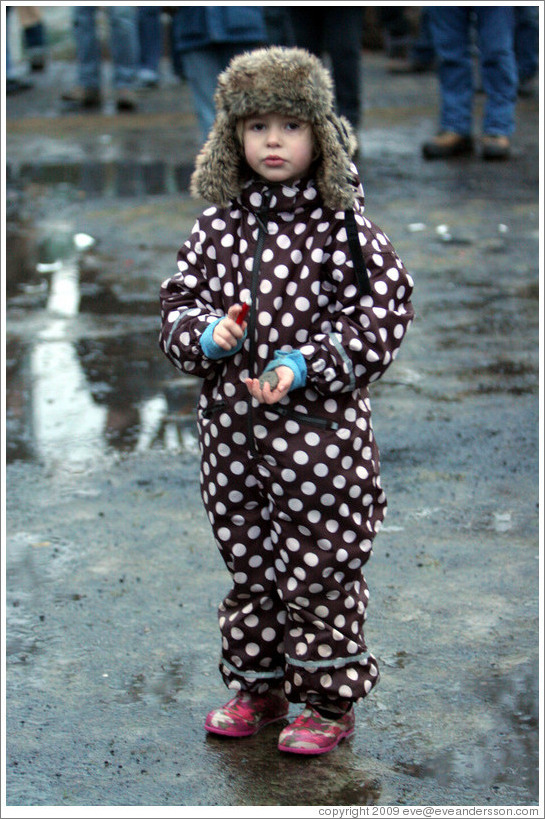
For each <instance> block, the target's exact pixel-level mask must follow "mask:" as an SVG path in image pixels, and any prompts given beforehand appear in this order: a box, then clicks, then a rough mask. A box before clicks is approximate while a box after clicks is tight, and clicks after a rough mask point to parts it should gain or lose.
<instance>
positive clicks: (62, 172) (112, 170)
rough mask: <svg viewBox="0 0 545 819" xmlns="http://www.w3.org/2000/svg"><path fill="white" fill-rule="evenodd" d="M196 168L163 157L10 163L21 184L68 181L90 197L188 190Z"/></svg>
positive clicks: (154, 194)
mask: <svg viewBox="0 0 545 819" xmlns="http://www.w3.org/2000/svg"><path fill="white" fill-rule="evenodd" d="M192 172H193V166H192V164H190V163H185V164H179V165H172V164H171V163H167V162H164V161H162V160H157V161H149V162H143V161H131V160H119V161H115V162H93V161H91V162H58V163H56V162H36V163H25V164H23V165H21V167H20V168H18V169H16V168H14V167H11V166H8V174H9V176H10V179H11V180H12V181H13V182H17V183H18V184H20V185H29V184H38V185H44V186H54V185H65V186H69V188H70V189H71V190H73V191H78V192H81V193H84V194H85V195H86V196H87V197H89V198H93V197H95V196H106V197H122V198H124V197H135V196H158V195H161V194H165V193H186V192H187V190H188V188H189V179H190V176H191V173H192Z"/></svg>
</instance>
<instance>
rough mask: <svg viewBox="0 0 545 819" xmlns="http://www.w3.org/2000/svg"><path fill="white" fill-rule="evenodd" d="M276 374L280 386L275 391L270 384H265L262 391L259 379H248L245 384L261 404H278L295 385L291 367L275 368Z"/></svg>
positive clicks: (281, 366)
mask: <svg viewBox="0 0 545 819" xmlns="http://www.w3.org/2000/svg"><path fill="white" fill-rule="evenodd" d="M274 372H276V373H277V375H278V384H277V385H276V387H275V388H274V390H271V385H270V384H269V383H268V382H265V386H264V387H263V389H262V388H261V387H260V386H259V378H247V379H246V381H245V382H244V383H245V384H246V386H247V387H248V392H249V393H250V395H253V397H254V398H257V400H258V401H259V403H260V404H276V403H277V401H280V399H281V398H283V397H284V396H285V395H286V393H287V392H288V390H289V388H290V387H291V385H292V384H293V379H294V377H295V376H294V372H293V370H292V369H291V367H285V366H283V365H280V367H275V370H274Z"/></svg>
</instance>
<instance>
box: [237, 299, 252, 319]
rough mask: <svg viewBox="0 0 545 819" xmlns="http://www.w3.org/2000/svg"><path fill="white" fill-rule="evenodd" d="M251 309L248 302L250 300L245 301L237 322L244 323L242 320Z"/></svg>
mask: <svg viewBox="0 0 545 819" xmlns="http://www.w3.org/2000/svg"><path fill="white" fill-rule="evenodd" d="M249 309H250V305H249V304H248V302H245V303H244V304H243V305H242V310H241V311H240V313H239V314H238V316H237V320H236V324H242V322H243V321H244V319H245V318H246V314H247V313H248V310H249Z"/></svg>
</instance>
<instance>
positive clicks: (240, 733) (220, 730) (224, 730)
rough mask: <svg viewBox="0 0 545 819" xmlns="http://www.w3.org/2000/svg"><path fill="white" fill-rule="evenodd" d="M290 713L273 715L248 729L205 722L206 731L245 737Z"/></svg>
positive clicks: (220, 734) (232, 736)
mask: <svg viewBox="0 0 545 819" xmlns="http://www.w3.org/2000/svg"><path fill="white" fill-rule="evenodd" d="M287 716H288V713H287V711H286V713H285V714H282V715H281V716H279V717H272V719H268V720H265V721H264V722H260V723H259V725H257V726H256V727H255V728H251V729H249V730H248V731H233V730H232V729H229V728H216V726H215V725H207V724H206V723H205V724H204V728H205V731H208V732H209V733H210V734H217V735H218V736H221V737H231V738H232V739H241V738H243V737H253V735H254V734H257V733H258V731H261V729H262V728H265V726H266V725H271V723H273V722H278V721H279V720H281V719H286V717H287Z"/></svg>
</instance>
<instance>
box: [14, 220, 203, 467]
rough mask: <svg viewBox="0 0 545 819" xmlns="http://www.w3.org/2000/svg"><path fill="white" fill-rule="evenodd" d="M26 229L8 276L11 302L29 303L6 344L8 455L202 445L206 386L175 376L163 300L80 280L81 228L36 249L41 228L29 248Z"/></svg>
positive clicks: (67, 458)
mask: <svg viewBox="0 0 545 819" xmlns="http://www.w3.org/2000/svg"><path fill="white" fill-rule="evenodd" d="M18 235H19V238H20V242H19V244H18V245H17V248H16V249H17V254H16V259H14V261H17V264H16V266H15V270H13V269H11V270H10V271H9V272H8V273H9V274H8V277H7V278H8V281H10V282H11V287H10V289H9V293H8V296H9V298H8V306H9V307H11V308H13V309H15V310H19V311H22V313H21V316H22V321H21V322H18V323H17V329H16V330H15V331H13V330H12V331H10V333H9V334H8V338H7V345H6V349H7V362H6V386H7V390H6V410H7V412H6V430H7V436H6V437H7V447H6V448H7V461H8V463H9V462H12V461H14V460H28V459H41V460H42V461H48V462H55V463H57V464H69V463H81V462H86V461H87V462H88V461H90V460H92V459H93V458H96V457H97V456H98V455H99V454H105V453H115V452H129V451H145V450H147V449H150V448H153V447H156V448H165V449H168V450H169V451H172V452H179V451H182V450H191V451H196V450H197V439H196V426H195V405H196V400H197V392H198V389H199V386H200V385H199V383H198V382H197V380H196V379H189V378H187V379H184V378H183V377H180V376H176V375H173V372H172V367H171V366H170V365H169V363H168V361H167V360H166V359H165V358H164V356H162V355H161V354H160V350H159V347H158V344H157V338H158V326H159V318H158V307H157V300H154V302H153V303H150V302H149V300H146V301H145V302H144V299H143V298H142V296H141V294H138V293H135V294H134V295H133V296H132V297H130V298H129V300H128V301H125V302H124V303H123V304H121V303H120V301H119V299H117V298H116V296H115V293H113V292H110V291H107V293H105V290H104V287H102V286H97V287H96V288H95V289H94V290H93V282H88V281H87V282H84V283H83V285H82V282H81V278H80V264H79V258H78V255H77V253H76V249H75V239H77V241H81V236H80V235H79V234H78V235H77V237H73V235H72V234H68V232H67V231H64V232H63V233H62V234H61V235H60V236H57V237H56V238H55V237H52V236H50V237H49V238H48V240H47V242H44V243H42V246H41V247H40V248H39V254H38V255H37V254H36V245H35V236H34V234H33V233H30V232H29V233H28V234H26V249H25V242H24V241H23V240H22V238H21V234H20V233H19V234H18ZM68 237H69V238H70V241H68ZM90 238H91V237H90ZM25 258H26V259H28V260H29V261H28V264H27V265H26V266H25V264H23V263H22V260H24V259H25ZM37 258H38V259H39V261H37ZM37 285H39V286H37ZM131 298H132V299H133V300H132V301H131ZM38 310H40V311H41V313H40V316H39V319H37V320H36V319H33V318H32V315H33V313H34V314H35V313H36V312H37V311H38ZM127 313H131V315H132V316H133V319H134V320H133V321H131V323H130V327H129V326H128V325H126V324H124V323H123V315H126V314H127ZM147 314H152V315H153V316H154V320H153V324H151V322H150V319H149V318H148V317H147ZM95 317H96V318H95ZM82 318H85V321H84V322H82V321H81V319H82ZM26 322H28V326H29V328H30V330H27V331H26V332H25V329H24V328H25V324H26ZM13 324H14V326H15V322H14V323H13ZM21 326H22V328H23V329H19V328H20V327H21ZM150 327H151V328H152V329H150ZM83 333H84V334H83Z"/></svg>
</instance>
